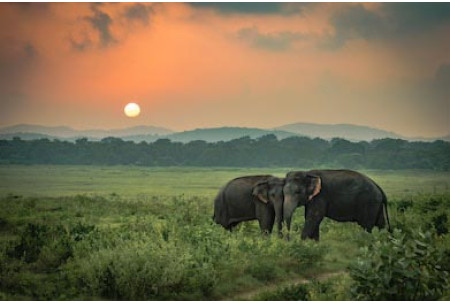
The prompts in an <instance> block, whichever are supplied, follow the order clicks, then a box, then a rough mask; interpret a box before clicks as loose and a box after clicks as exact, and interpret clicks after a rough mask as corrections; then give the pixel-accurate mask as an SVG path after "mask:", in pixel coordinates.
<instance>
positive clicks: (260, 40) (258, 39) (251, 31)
mask: <svg viewBox="0 0 450 303" xmlns="http://www.w3.org/2000/svg"><path fill="white" fill-rule="evenodd" d="M237 36H238V38H239V39H241V40H243V41H246V42H248V43H250V45H251V46H252V47H255V48H260V49H264V50H269V51H284V50H287V49H289V48H290V47H291V46H292V43H293V42H295V41H296V40H299V39H303V38H304V35H302V34H298V33H292V32H289V31H285V32H278V33H273V34H262V33H260V32H259V31H258V29H257V28H256V27H248V28H243V29H241V30H239V32H238V34H237Z"/></svg>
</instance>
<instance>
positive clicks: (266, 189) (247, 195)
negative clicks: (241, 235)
mask: <svg viewBox="0 0 450 303" xmlns="http://www.w3.org/2000/svg"><path fill="white" fill-rule="evenodd" d="M283 186H284V178H277V177H273V176H271V175H259V176H246V177H240V178H236V179H233V180H231V181H230V182H228V183H227V184H226V185H225V186H224V187H223V188H222V189H221V190H220V191H219V193H218V194H217V196H216V198H215V200H214V216H213V220H214V222H216V223H218V224H220V225H222V226H223V227H224V228H226V229H228V230H230V231H231V229H232V228H233V227H234V226H236V225H237V224H239V223H240V222H243V221H249V220H255V219H256V220H258V222H259V226H260V228H261V230H262V231H263V232H267V233H271V232H272V229H273V225H274V223H275V221H276V222H277V226H278V232H279V233H280V234H281V229H282V222H283V217H282V216H283Z"/></svg>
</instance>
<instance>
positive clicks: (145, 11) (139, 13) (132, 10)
mask: <svg viewBox="0 0 450 303" xmlns="http://www.w3.org/2000/svg"><path fill="white" fill-rule="evenodd" d="M152 12H153V10H152V8H151V7H149V6H146V5H143V4H142V3H136V4H134V5H132V6H130V7H128V8H127V9H126V10H125V13H124V16H125V17H126V18H127V19H129V20H139V21H141V22H142V23H144V24H148V21H149V15H150V13H152Z"/></svg>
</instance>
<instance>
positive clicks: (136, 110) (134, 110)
mask: <svg viewBox="0 0 450 303" xmlns="http://www.w3.org/2000/svg"><path fill="white" fill-rule="evenodd" d="M123 112H124V113H125V115H127V117H130V118H134V117H137V116H139V114H140V113H141V108H140V107H139V105H137V104H136V103H128V104H127V105H125V107H124V109H123Z"/></svg>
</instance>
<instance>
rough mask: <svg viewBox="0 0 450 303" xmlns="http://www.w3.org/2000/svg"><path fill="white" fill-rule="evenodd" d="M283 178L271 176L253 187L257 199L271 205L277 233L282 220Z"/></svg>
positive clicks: (279, 230) (280, 227)
mask: <svg viewBox="0 0 450 303" xmlns="http://www.w3.org/2000/svg"><path fill="white" fill-rule="evenodd" d="M284 181H285V179H284V178H277V177H271V178H269V179H267V180H265V181H262V182H259V183H257V184H256V185H255V186H254V187H253V195H254V196H256V197H257V198H258V200H259V201H261V202H262V203H266V204H271V205H273V208H274V210H275V222H276V224H277V227H278V233H279V234H281V229H282V222H283V200H284V197H283V186H284Z"/></svg>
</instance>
